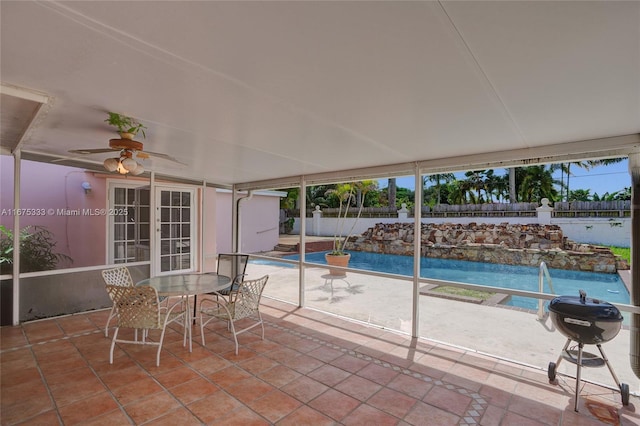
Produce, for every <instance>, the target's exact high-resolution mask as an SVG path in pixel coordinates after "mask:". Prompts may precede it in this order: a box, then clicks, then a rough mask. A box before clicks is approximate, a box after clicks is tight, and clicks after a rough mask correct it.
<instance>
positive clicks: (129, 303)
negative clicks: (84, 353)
mask: <svg viewBox="0 0 640 426" xmlns="http://www.w3.org/2000/svg"><path fill="white" fill-rule="evenodd" d="M107 290H108V291H109V292H113V294H114V295H115V296H116V300H117V312H118V325H117V327H116V329H115V331H114V332H113V339H112V340H111V349H110V351H109V363H110V364H113V349H114V347H115V345H116V343H131V344H136V345H153V346H158V352H157V354H156V366H160V350H161V349H162V342H163V341H164V335H165V331H166V329H167V325H168V324H170V323H172V322H174V321H182V324H183V325H185V327H184V332H183V333H184V334H183V346H185V345H186V342H187V327H186V325H187V322H186V315H187V310H186V309H183V310H181V311H180V312H174V310H175V309H176V308H178V307H180V306H183V303H182V301H178V302H176V303H174V304H173V305H172V306H170V307H169V308H164V307H162V306H160V300H159V299H158V291H157V290H156V289H155V288H153V287H151V286H148V285H141V286H137V287H122V286H112V285H107ZM121 328H132V329H134V330H138V329H141V330H144V332H143V333H142V340H138V338H137V333H136V334H135V337H134V340H126V339H118V331H119V330H120V329H121ZM149 330H161V333H160V340H159V341H158V342H150V341H147V337H148V331H149Z"/></svg>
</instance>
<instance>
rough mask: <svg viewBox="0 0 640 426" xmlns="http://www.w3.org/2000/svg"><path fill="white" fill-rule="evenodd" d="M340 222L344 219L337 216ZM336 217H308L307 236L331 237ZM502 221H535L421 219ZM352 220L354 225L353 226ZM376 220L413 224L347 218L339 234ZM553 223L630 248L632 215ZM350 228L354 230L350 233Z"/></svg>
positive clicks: (583, 238) (581, 236) (567, 232)
mask: <svg viewBox="0 0 640 426" xmlns="http://www.w3.org/2000/svg"><path fill="white" fill-rule="evenodd" d="M340 220H341V221H342V220H343V219H340ZM337 222H338V219H337V218H334V217H328V218H322V219H321V220H319V221H318V222H317V223H316V224H315V227H314V222H313V219H312V218H307V235H316V236H325V237H333V236H334V234H335V232H336V224H337ZM472 222H475V223H496V224H497V223H503V222H509V223H514V224H525V225H526V224H528V223H538V220H537V218H535V217H523V218H518V217H510V218H504V217H495V218H493V217H458V218H450V217H449V218H424V219H422V223H463V224H468V223H472ZM354 223H355V226H354ZM377 223H413V218H409V219H404V220H401V219H398V218H360V219H358V220H357V222H356V219H354V218H347V219H346V220H345V222H344V227H343V233H342V236H343V237H346V236H347V235H348V234H350V235H359V234H362V233H363V232H365V231H366V230H367V229H369V228H371V227H373V226H374V225H375V224H377ZM551 224H552V225H558V226H560V227H561V228H562V232H563V233H564V236H565V237H568V238H569V239H570V240H573V241H575V242H578V243H589V244H600V245H612V246H618V247H631V218H620V219H618V218H615V219H613V218H583V219H581V218H557V219H556V218H552V219H551ZM352 227H353V231H352V232H349V231H350V230H351V228H352ZM293 233H294V234H296V233H297V234H299V233H300V221H299V219H296V222H295V224H294V227H293Z"/></svg>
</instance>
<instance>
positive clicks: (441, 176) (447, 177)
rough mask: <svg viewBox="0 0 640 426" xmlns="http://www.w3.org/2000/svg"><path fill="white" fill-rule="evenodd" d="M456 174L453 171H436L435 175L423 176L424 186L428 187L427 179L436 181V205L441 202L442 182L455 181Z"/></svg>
mask: <svg viewBox="0 0 640 426" xmlns="http://www.w3.org/2000/svg"><path fill="white" fill-rule="evenodd" d="M455 178H456V176H455V175H454V174H453V173H436V174H434V175H428V176H423V177H422V187H423V188H425V189H426V186H427V181H430V182H435V183H436V205H439V204H440V198H441V196H442V192H441V189H442V188H441V185H440V182H444V183H445V184H447V183H449V182H451V181H453V180H454V179H455Z"/></svg>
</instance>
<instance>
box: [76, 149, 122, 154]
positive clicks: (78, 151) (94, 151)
mask: <svg viewBox="0 0 640 426" xmlns="http://www.w3.org/2000/svg"><path fill="white" fill-rule="evenodd" d="M113 151H118V150H117V149H111V148H96V149H72V150H70V151H68V152H70V153H71V154H85V155H86V154H101V153H103V152H113Z"/></svg>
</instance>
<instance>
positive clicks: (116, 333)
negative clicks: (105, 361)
mask: <svg viewBox="0 0 640 426" xmlns="http://www.w3.org/2000/svg"><path fill="white" fill-rule="evenodd" d="M118 330H120V328H119V327H116V329H115V330H114V331H113V339H111V349H110V350H109V364H113V348H114V347H115V346H116V338H117V337H118Z"/></svg>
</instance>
